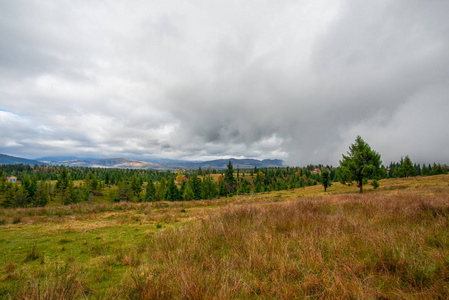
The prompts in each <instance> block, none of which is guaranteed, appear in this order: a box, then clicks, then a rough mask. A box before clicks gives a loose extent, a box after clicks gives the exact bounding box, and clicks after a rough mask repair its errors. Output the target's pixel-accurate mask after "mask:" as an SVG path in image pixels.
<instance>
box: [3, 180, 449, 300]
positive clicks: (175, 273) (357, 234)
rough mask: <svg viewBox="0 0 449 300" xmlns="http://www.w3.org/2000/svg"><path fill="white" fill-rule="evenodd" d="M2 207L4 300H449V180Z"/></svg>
mask: <svg viewBox="0 0 449 300" xmlns="http://www.w3.org/2000/svg"><path fill="white" fill-rule="evenodd" d="M364 191H365V193H364V194H362V195H359V194H358V193H357V192H358V188H357V187H356V186H346V185H340V184H339V183H334V185H333V186H331V187H330V188H328V192H327V193H324V191H323V187H322V186H312V187H307V188H301V189H295V190H287V191H280V192H271V193H266V194H260V195H252V196H244V197H243V196H242V197H239V196H235V197H232V198H221V199H214V200H204V201H190V202H155V203H116V204H112V203H99V204H77V205H71V206H65V207H57V206H49V207H44V208H35V209H7V210H0V251H1V252H0V253H1V254H2V255H1V257H0V269H1V272H0V298H5V299H9V298H11V299H24V298H26V299H55V298H57V299H77V298H81V299H82V298H89V299H91V298H93V299H96V298H107V299H111V298H119V299H136V298H144V299H145V298H148V299H153V298H155V299H173V298H175V299H210V298H216V299H241V298H245V299H246V298H280V299H290V298H307V297H310V298H383V299H387V298H388V299H389V298H396V299H410V298H412V299H413V298H441V299H447V298H449V176H448V175H439V176H432V177H415V178H408V179H388V180H382V181H380V188H378V189H376V190H374V189H372V187H371V186H367V187H366V189H364Z"/></svg>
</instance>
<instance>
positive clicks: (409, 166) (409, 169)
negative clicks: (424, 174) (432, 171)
mask: <svg viewBox="0 0 449 300" xmlns="http://www.w3.org/2000/svg"><path fill="white" fill-rule="evenodd" d="M401 169H402V172H401V173H402V175H403V176H404V177H406V178H407V177H411V176H414V175H415V168H414V167H413V163H412V160H411V159H410V157H409V156H408V155H407V156H406V157H405V159H404V160H403V162H402V165H401Z"/></svg>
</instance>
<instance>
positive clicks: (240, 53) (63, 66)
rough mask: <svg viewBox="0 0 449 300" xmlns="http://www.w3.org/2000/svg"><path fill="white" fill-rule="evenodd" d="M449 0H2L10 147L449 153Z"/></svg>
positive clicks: (311, 159) (3, 86)
mask: <svg viewBox="0 0 449 300" xmlns="http://www.w3.org/2000/svg"><path fill="white" fill-rule="evenodd" d="M448 11H449V1H447V0H426V1H423V0H375V1H358V0H341V1H339V0H332V1H329V0H327V1H324V0H314V1H301V0H298V1H292V0H279V1H272V0H270V1H268V0H258V1H254V0H248V1H237V0H217V1H213V0H192V1H181V0H164V1H161V0H157V1H156V0H152V1H146V0H141V1H137V0H131V1H119V0H103V1H90V0H80V1H69V0H39V1H38V0H35V1H33V0H26V1H25V0H5V1H1V2H0V37H1V39H0V136H1V137H0V153H3V154H9V155H14V156H20V157H27V158H37V157H42V156H49V155H69V154H70V155H73V154H75V155H78V156H87V157H89V156H94V157H111V156H119V157H133V158H145V157H149V156H159V157H165V158H175V159H187V160H197V159H201V160H207V159H214V158H228V157H237V158H243V157H245V158H257V159H264V158H278V159H283V160H285V161H286V163H287V164H289V165H299V166H302V165H306V164H309V163H324V164H333V165H338V161H339V159H340V158H341V154H342V153H346V151H347V150H348V147H349V145H350V144H351V143H353V142H354V140H355V138H356V136H357V135H361V136H362V137H363V138H364V140H365V141H366V142H368V143H369V144H370V145H371V147H372V148H373V149H374V150H376V151H378V152H379V153H380V154H381V155H382V160H383V162H384V163H388V164H389V162H390V161H398V160H399V159H400V157H401V156H405V155H410V157H411V158H412V160H413V161H417V162H434V161H436V162H441V163H449V118H448V112H449V18H448V16H447V12H448Z"/></svg>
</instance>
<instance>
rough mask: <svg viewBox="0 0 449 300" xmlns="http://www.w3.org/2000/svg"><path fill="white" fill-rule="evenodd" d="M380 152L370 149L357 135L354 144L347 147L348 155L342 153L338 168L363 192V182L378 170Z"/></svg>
mask: <svg viewBox="0 0 449 300" xmlns="http://www.w3.org/2000/svg"><path fill="white" fill-rule="evenodd" d="M381 163H382V161H381V160H380V154H379V153H377V152H376V151H374V150H372V149H371V147H370V146H369V145H368V144H367V143H365V141H364V140H363V139H362V138H361V137H360V136H357V138H356V140H355V144H352V145H351V146H350V147H349V151H348V155H347V156H346V155H344V154H343V160H340V169H341V171H342V175H343V176H345V178H346V179H348V180H349V181H356V182H357V186H358V187H359V188H360V193H363V184H365V183H366V182H367V180H368V178H372V177H373V176H375V175H377V173H378V172H379V168H380V164H381Z"/></svg>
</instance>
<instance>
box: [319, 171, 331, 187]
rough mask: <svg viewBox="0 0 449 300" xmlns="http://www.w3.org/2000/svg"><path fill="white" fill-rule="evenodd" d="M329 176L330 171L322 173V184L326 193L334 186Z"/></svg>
mask: <svg viewBox="0 0 449 300" xmlns="http://www.w3.org/2000/svg"><path fill="white" fill-rule="evenodd" d="M329 175H330V173H329V171H328V170H324V171H323V172H321V184H322V185H323V187H324V192H326V191H327V188H328V187H330V186H331V185H332V182H331V180H330V176H329Z"/></svg>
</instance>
